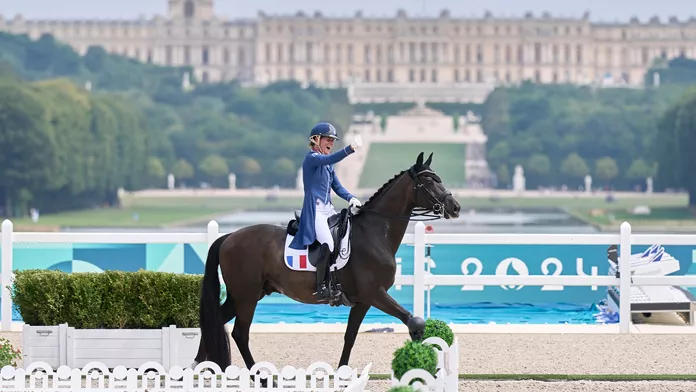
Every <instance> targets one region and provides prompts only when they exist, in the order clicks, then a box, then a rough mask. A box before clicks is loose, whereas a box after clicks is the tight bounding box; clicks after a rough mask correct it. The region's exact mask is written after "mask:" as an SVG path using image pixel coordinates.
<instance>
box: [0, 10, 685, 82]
mask: <svg viewBox="0 0 696 392" xmlns="http://www.w3.org/2000/svg"><path fill="white" fill-rule="evenodd" d="M168 8H169V9H168V15H167V16H166V17H165V16H155V17H154V18H151V19H146V18H141V19H137V20H126V21H110V20H71V21H62V20H26V19H24V18H23V17H22V16H20V15H18V16H15V17H14V18H11V19H7V18H4V17H2V16H0V30H1V31H7V32H11V33H15V34H28V35H29V36H30V37H31V38H33V39H36V38H39V37H40V36H41V35H42V34H44V33H50V34H53V35H54V36H55V37H56V39H58V40H60V41H63V42H65V43H68V44H70V45H71V46H72V47H73V48H75V50H76V51H78V52H79V53H81V54H84V53H85V52H86V51H87V48H88V47H90V46H92V45H99V46H102V47H104V48H105V49H106V50H107V51H109V52H112V53H118V54H122V55H125V56H129V57H132V58H135V59H138V60H140V61H142V62H148V63H156V64H166V65H190V66H193V67H194V68H195V74H196V77H197V79H198V80H199V81H202V82H207V81H220V80H230V79H235V78H236V79H238V80H240V81H242V82H245V83H253V84H261V85H262V84H265V83H269V82H273V81H277V80H283V79H295V80H298V81H300V82H313V83H315V84H317V85H319V86H339V85H342V86H346V85H362V86H370V85H372V86H373V87H375V86H376V85H391V86H392V87H394V86H395V85H400V86H404V85H412V86H415V85H429V86H431V87H436V86H464V85H470V86H475V85H477V84H478V85H491V84H493V85H494V84H496V83H516V82H519V81H522V80H525V79H529V80H532V81H534V82H537V83H557V82H558V83H574V84H584V83H593V82H606V81H610V82H611V83H613V84H624V85H629V86H630V85H632V86H638V85H640V84H641V83H642V80H643V76H644V73H645V71H646V70H647V69H648V68H649V67H650V66H651V64H652V62H653V60H654V59H656V58H660V57H662V58H666V59H669V58H674V57H677V56H686V57H691V58H693V57H696V18H693V17H692V18H691V19H689V20H688V21H678V20H677V19H676V18H671V19H670V20H669V21H667V22H663V21H660V20H659V19H657V18H653V19H651V20H649V21H647V22H644V23H641V22H639V21H638V20H636V19H632V20H630V21H628V22H626V23H611V24H610V23H593V22H590V20H589V17H588V15H587V14H586V15H584V16H583V17H582V18H576V19H571V18H554V17H552V16H550V15H548V14H542V15H540V16H535V15H532V14H531V13H530V14H527V15H524V16H523V17H520V18H515V19H503V18H496V17H494V16H493V15H491V14H487V15H485V16H484V17H483V18H480V19H463V18H458V17H454V16H452V15H450V13H449V11H447V10H445V11H442V12H441V13H440V15H439V17H435V18H413V17H409V16H408V15H407V14H406V13H405V12H403V11H399V12H397V14H396V15H395V16H394V17H392V18H368V17H364V16H363V15H362V13H360V12H358V13H357V14H355V15H354V16H353V17H348V18H327V17H324V16H322V15H321V13H315V14H313V15H306V14H303V13H297V14H296V15H294V16H270V15H266V14H265V13H263V12H260V13H259V14H258V17H256V18H253V19H226V18H223V17H221V16H219V15H217V14H216V13H215V11H214V1H213V0H169V7H168Z"/></svg>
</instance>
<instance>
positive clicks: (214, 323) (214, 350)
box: [199, 234, 231, 371]
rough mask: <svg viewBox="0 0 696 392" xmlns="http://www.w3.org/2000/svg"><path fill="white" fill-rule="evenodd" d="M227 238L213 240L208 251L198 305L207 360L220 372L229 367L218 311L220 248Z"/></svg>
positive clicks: (225, 339) (226, 346) (222, 325)
mask: <svg viewBox="0 0 696 392" xmlns="http://www.w3.org/2000/svg"><path fill="white" fill-rule="evenodd" d="M228 236H229V234H226V235H224V236H222V237H220V238H218V239H217V240H215V241H214V242H213V244H212V245H211V246H210V249H209V250H208V259H207V260H206V262H205V273H204V274H203V284H202V286H201V300H200V305H199V323H200V327H201V339H203V344H204V345H205V351H206V353H207V354H208V355H207V360H208V361H212V362H215V363H216V364H217V365H218V366H220V368H222V371H225V369H227V367H228V366H230V362H231V360H230V346H229V340H228V338H227V333H226V332H225V321H224V320H223V319H222V311H221V309H220V279H219V278H218V266H219V265H220V246H221V245H222V243H223V241H225V239H227V237H228Z"/></svg>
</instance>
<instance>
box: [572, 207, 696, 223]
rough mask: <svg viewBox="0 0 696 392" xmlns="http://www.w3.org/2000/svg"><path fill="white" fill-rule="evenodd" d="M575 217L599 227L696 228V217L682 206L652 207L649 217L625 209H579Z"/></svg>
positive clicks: (575, 212)
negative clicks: (626, 225)
mask: <svg viewBox="0 0 696 392" xmlns="http://www.w3.org/2000/svg"><path fill="white" fill-rule="evenodd" d="M572 213H573V215H574V216H576V217H577V218H579V219H582V220H584V221H585V222H588V223H590V224H594V225H599V226H610V227H618V225H620V224H621V222H624V221H627V222H629V223H630V224H631V225H632V226H637V227H640V226H643V227H657V226H668V227H677V226H692V227H696V215H695V214H694V212H693V211H691V210H689V208H687V207H682V206H658V207H651V209H650V214H649V215H635V214H633V213H631V212H630V211H628V209H626V208H623V209H619V208H612V209H606V210H603V209H600V210H595V211H593V210H591V209H590V210H588V209H579V210H575V211H572Z"/></svg>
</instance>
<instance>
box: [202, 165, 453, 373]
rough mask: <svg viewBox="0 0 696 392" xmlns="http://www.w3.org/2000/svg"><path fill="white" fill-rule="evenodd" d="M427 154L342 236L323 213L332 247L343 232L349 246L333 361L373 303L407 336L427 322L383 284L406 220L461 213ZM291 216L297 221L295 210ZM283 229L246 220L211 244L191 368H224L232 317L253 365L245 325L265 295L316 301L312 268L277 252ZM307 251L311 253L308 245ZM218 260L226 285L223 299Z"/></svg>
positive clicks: (340, 275)
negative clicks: (344, 317) (341, 325)
mask: <svg viewBox="0 0 696 392" xmlns="http://www.w3.org/2000/svg"><path fill="white" fill-rule="evenodd" d="M432 158H433V154H432V153H431V154H430V156H429V157H428V159H427V160H426V161H425V162H423V152H421V153H420V154H419V155H418V157H417V159H416V163H415V164H414V165H412V166H411V167H410V168H408V169H406V170H403V171H402V172H400V173H398V174H396V175H395V176H394V177H393V178H392V179H391V180H389V181H388V182H386V183H385V184H384V185H382V187H381V188H379V189H378V190H377V191H376V192H375V193H374V194H373V195H372V196H371V197H370V198H369V199H368V200H367V201H366V202H365V204H364V205H363V206H362V207H360V208H359V210H358V211H357V213H355V214H354V215H350V217H349V219H348V220H349V221H350V226H351V228H350V229H349V230H348V233H347V234H346V235H345V237H341V236H340V234H339V237H338V238H336V236H337V234H336V226H337V224H336V223H335V222H336V221H337V220H338V219H337V218H336V215H334V216H333V217H331V218H329V222H330V225H331V223H332V220H333V223H334V224H333V226H332V227H333V228H334V240H335V242H334V243H335V244H336V246H335V249H339V240H341V238H344V239H345V238H349V241H350V244H349V246H350V249H351V250H350V255H349V259H348V260H346V261H345V264H344V265H343V267H342V268H341V269H339V270H336V271H332V272H331V273H335V274H336V275H337V278H336V280H337V282H338V284H340V285H341V288H342V291H343V293H344V294H345V297H346V298H347V299H348V301H350V302H349V303H348V304H346V305H348V306H349V307H350V312H349V315H348V325H347V327H346V330H345V335H344V346H343V351H342V353H341V358H340V360H339V367H341V366H343V365H348V361H349V358H350V354H351V350H352V348H353V345H354V343H355V340H356V338H357V335H358V330H359V328H360V325H361V324H362V322H363V319H364V318H365V314H366V313H367V311H368V310H369V309H370V308H371V307H375V308H377V309H379V310H381V311H382V312H384V313H386V314H388V315H390V316H393V317H395V318H397V319H398V320H400V321H401V322H402V323H403V324H405V325H406V326H407V327H408V331H409V335H410V338H411V339H412V340H414V341H420V340H422V338H423V332H424V329H425V321H424V320H423V319H422V318H420V317H414V316H413V315H412V314H411V313H410V312H409V311H408V310H406V309H404V308H403V307H402V306H401V305H399V304H398V303H397V302H396V301H395V300H394V298H392V297H391V295H389V294H388V293H387V290H388V289H389V288H390V287H391V286H392V285H393V284H394V280H395V276H396V259H395V255H396V252H397V250H398V248H399V246H400V244H401V241H402V239H403V236H404V234H405V232H406V229H407V227H408V222H409V221H410V220H412V218H413V217H414V216H430V217H433V218H434V219H441V218H445V219H451V218H458V217H459V212H460V209H461V207H460V205H459V203H458V202H457V200H456V199H455V198H454V196H452V193H451V192H450V191H449V190H447V189H446V188H445V187H444V185H443V184H442V180H441V178H440V177H439V176H438V175H437V173H435V171H434V170H433V169H431V167H430V165H431V163H432ZM415 210H420V211H419V212H418V213H416V212H415ZM343 212H344V213H345V209H344V210H343ZM429 213H430V214H432V215H427V214H429ZM337 215H341V213H338V214H337ZM296 218H298V219H302V217H301V216H297V214H296ZM430 220H432V219H430ZM290 223H292V221H291V222H290ZM289 227H290V224H289V225H288V227H287V228H284V227H283V226H280V225H271V224H257V225H251V226H246V227H244V228H241V229H239V230H237V231H235V232H232V233H228V234H225V235H223V236H221V237H219V238H218V239H217V240H215V241H214V242H213V243H212V245H211V246H210V249H209V250H208V256H207V260H206V264H205V273H204V275H203V282H202V286H201V293H200V309H199V313H200V314H199V317H200V318H199V323H200V329H201V339H200V343H199V347H198V353H197V354H196V357H195V360H194V362H193V365H192V367H195V366H197V364H199V363H201V362H203V361H211V362H214V363H215V364H217V365H218V366H219V367H220V368H221V369H223V371H224V370H225V369H226V368H227V367H228V366H230V362H231V357H230V346H229V340H228V336H227V333H225V329H224V326H225V324H226V323H228V322H229V321H231V320H232V319H235V320H234V328H233V330H232V334H231V335H232V338H233V339H234V341H235V343H236V344H237V348H238V349H239V352H240V354H241V356H242V358H243V359H244V363H245V365H246V367H247V368H248V369H251V368H252V366H253V365H254V364H255V361H254V357H253V356H252V354H251V351H250V350H249V329H250V327H251V323H252V319H253V317H254V312H255V310H256V305H257V303H258V301H260V300H261V299H262V298H263V297H264V296H266V295H271V294H272V293H280V294H284V295H286V296H288V297H289V298H292V299H294V300H296V301H298V302H301V303H305V304H319V303H318V302H317V300H316V299H315V297H314V295H313V293H314V291H315V288H316V272H306V271H296V270H292V269H290V268H289V267H288V265H287V264H285V262H286V261H285V260H284V257H283V255H284V251H286V249H287V248H286V246H287V244H288V241H289V240H288V239H289V238H291V237H289V235H290V231H289ZM315 244H317V242H315ZM311 247H312V246H310V248H311ZM309 255H310V258H311V255H312V251H311V249H310V251H309ZM334 265H335V264H334ZM218 266H219V267H220V269H221V271H222V278H223V280H224V282H225V285H226V288H227V298H226V300H225V301H224V303H223V304H222V305H221V304H220V279H219V276H218ZM329 269H331V267H329Z"/></svg>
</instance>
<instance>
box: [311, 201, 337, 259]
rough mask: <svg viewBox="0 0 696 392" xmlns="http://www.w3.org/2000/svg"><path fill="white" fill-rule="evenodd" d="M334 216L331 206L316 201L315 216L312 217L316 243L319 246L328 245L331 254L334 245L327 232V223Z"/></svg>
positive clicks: (329, 233)
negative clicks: (317, 242)
mask: <svg viewBox="0 0 696 392" xmlns="http://www.w3.org/2000/svg"><path fill="white" fill-rule="evenodd" d="M334 214H336V210H335V209H334V206H333V205H332V204H324V203H323V202H322V201H320V200H317V206H316V214H315V215H314V231H315V232H316V237H317V241H319V243H320V244H327V245H329V250H331V251H332V252H333V250H334V243H333V238H331V232H330V231H329V222H328V221H327V220H328V219H329V217H330V216H331V215H334Z"/></svg>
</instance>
